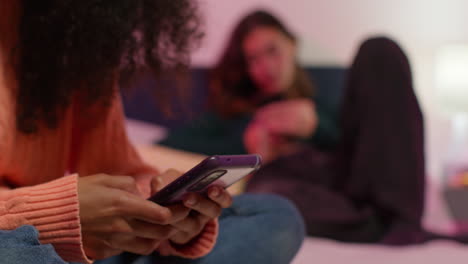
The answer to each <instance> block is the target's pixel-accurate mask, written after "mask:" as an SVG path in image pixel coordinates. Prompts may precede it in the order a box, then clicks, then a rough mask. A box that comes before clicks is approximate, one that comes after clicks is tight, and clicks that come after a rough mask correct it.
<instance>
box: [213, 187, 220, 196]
mask: <svg viewBox="0 0 468 264" xmlns="http://www.w3.org/2000/svg"><path fill="white" fill-rule="evenodd" d="M220 195H221V192H220V191H219V189H218V188H213V189H212V190H211V197H215V198H216V197H219V196H220Z"/></svg>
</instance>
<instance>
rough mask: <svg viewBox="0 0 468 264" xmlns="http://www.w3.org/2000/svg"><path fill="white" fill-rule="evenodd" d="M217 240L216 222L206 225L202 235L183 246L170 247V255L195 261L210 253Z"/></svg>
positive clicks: (172, 245)
mask: <svg viewBox="0 0 468 264" xmlns="http://www.w3.org/2000/svg"><path fill="white" fill-rule="evenodd" d="M217 238H218V220H212V221H210V222H208V224H206V226H205V229H204V230H203V231H202V233H201V234H200V235H199V236H198V237H196V238H195V239H193V240H192V241H190V242H189V243H187V244H185V245H174V244H171V245H170V254H171V255H174V256H179V257H183V258H189V259H196V258H200V257H203V256H205V255H206V254H208V253H210V252H211V250H212V249H213V247H214V246H215V244H216V239H217Z"/></svg>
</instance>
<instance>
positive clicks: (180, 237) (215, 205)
mask: <svg viewBox="0 0 468 264" xmlns="http://www.w3.org/2000/svg"><path fill="white" fill-rule="evenodd" d="M181 175H182V173H180V172H178V171H176V170H168V171H167V172H165V173H163V174H162V175H160V177H161V179H162V181H163V182H164V183H165V184H167V183H169V182H171V181H172V180H174V179H176V178H178V177H179V176H181ZM165 184H163V185H165ZM231 204H232V197H231V195H230V194H229V193H228V192H227V191H226V190H225V189H224V188H221V187H217V186H213V187H210V189H209V190H208V197H205V196H202V195H199V194H195V193H190V194H189V195H187V197H185V199H184V202H183V206H184V208H186V209H190V210H191V212H190V214H189V215H188V217H186V218H183V219H181V220H180V221H178V222H175V223H172V224H171V225H172V226H173V227H174V228H176V229H177V230H178V232H176V233H175V234H174V235H173V236H171V237H170V238H169V241H171V242H172V243H175V244H179V245H183V244H186V243H188V242H190V241H191V240H192V239H194V238H195V237H197V236H198V235H199V234H200V233H201V232H202V231H203V229H204V228H205V226H206V224H207V223H208V222H209V221H210V220H213V219H216V218H217V217H219V216H220V215H221V210H222V208H228V207H230V206H231ZM178 206H182V205H176V206H171V207H169V208H170V209H171V210H173V209H174V208H177V207H178ZM165 253H166V252H161V254H163V255H164V254H165Z"/></svg>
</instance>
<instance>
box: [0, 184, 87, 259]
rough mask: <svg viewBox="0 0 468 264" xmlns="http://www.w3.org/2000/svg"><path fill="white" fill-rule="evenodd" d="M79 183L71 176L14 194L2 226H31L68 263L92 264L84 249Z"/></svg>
mask: <svg viewBox="0 0 468 264" xmlns="http://www.w3.org/2000/svg"><path fill="white" fill-rule="evenodd" d="M77 182H78V176H77V175H72V176H67V177H63V178H60V179H57V180H55V181H52V182H49V183H45V184H41V185H37V186H33V187H26V188H20V189H17V190H14V191H13V192H14V195H13V196H12V197H11V198H10V199H8V200H7V201H4V207H3V208H2V209H3V210H5V211H4V212H0V214H2V215H3V218H4V219H5V220H7V221H6V222H7V223H5V222H4V223H3V224H2V225H5V224H7V225H10V228H11V229H14V228H17V227H19V226H21V225H32V226H34V227H35V228H36V229H37V230H38V231H39V234H40V235H39V239H40V241H41V243H42V244H52V245H53V246H54V248H55V250H56V251H57V253H58V254H59V255H60V256H61V257H62V258H63V259H64V260H65V261H68V262H79V263H91V261H90V260H89V259H88V258H87V257H86V255H85V253H84V250H83V245H82V239H81V226H80V218H79V204H78V192H77ZM7 228H8V227H7Z"/></svg>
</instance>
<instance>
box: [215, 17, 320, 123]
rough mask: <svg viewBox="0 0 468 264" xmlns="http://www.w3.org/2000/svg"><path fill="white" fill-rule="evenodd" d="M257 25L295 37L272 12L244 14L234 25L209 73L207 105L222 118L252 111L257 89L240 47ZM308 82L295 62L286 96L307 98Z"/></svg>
mask: <svg viewBox="0 0 468 264" xmlns="http://www.w3.org/2000/svg"><path fill="white" fill-rule="evenodd" d="M259 27H269V28H274V29H275V30H277V31H279V32H280V33H281V34H283V35H284V36H286V37H287V38H288V39H290V40H291V41H293V42H297V38H296V36H295V35H294V34H293V33H292V32H291V31H290V30H289V29H288V28H287V27H286V26H285V25H284V24H283V23H282V22H281V21H280V20H279V19H278V18H276V17H275V16H274V15H273V14H271V13H269V12H267V11H264V10H257V11H254V12H252V13H250V14H248V15H247V16H245V17H244V18H243V19H242V20H241V21H240V22H239V24H238V25H237V26H236V27H235V28H234V31H233V32H232V35H231V37H230V40H229V42H228V44H227V47H226V48H225V50H224V53H223V54H222V56H221V59H220V60H219V62H218V63H217V65H216V66H215V68H214V69H213V70H212V72H211V84H210V102H209V103H210V107H211V108H214V110H215V111H216V112H218V113H219V114H220V115H222V116H224V117H232V116H236V115H239V114H244V113H246V112H251V111H254V110H255V108H256V105H255V104H254V103H253V102H252V98H253V97H254V96H255V95H256V93H257V92H258V90H259V89H258V87H257V86H256V85H255V83H254V82H253V80H252V79H251V77H250V75H249V73H248V65H247V60H246V57H245V55H244V51H243V49H242V43H243V42H244V40H245V39H246V37H247V36H248V35H249V34H250V33H251V32H252V31H254V30H255V29H257V28H259ZM312 93H313V85H312V81H311V80H310V79H309V78H308V75H307V74H306V72H305V71H304V70H303V69H302V68H301V67H300V66H299V64H298V63H297V66H296V73H295V78H294V81H293V84H292V87H290V89H289V90H288V93H287V95H286V96H287V97H289V98H297V97H310V96H311V95H312Z"/></svg>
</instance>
